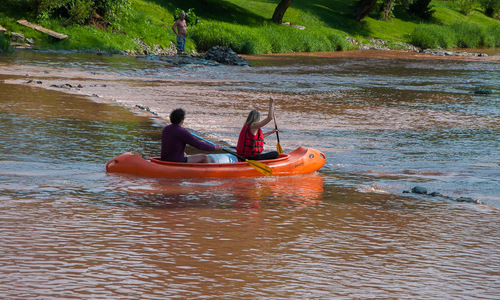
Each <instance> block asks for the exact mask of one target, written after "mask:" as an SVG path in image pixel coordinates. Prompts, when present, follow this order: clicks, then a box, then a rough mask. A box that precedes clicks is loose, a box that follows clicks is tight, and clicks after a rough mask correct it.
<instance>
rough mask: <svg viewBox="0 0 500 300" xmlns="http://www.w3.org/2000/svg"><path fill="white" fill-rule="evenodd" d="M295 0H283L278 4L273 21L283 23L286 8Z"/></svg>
mask: <svg viewBox="0 0 500 300" xmlns="http://www.w3.org/2000/svg"><path fill="white" fill-rule="evenodd" d="M292 1H293V0H281V2H280V3H279V4H278V6H276V9H275V10H274V14H273V19H272V20H273V22H274V23H278V24H281V23H283V16H284V15H285V12H286V10H287V9H288V7H289V6H290V4H292Z"/></svg>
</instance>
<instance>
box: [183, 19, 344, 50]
mask: <svg viewBox="0 0 500 300" xmlns="http://www.w3.org/2000/svg"><path fill="white" fill-rule="evenodd" d="M189 38H190V39H192V40H193V41H194V42H195V44H196V48H197V49H198V50H199V51H206V50H208V49H210V48H212V47H213V46H217V45H219V46H225V47H230V48H231V49H233V50H234V51H235V52H237V53H241V54H259V53H285V52H315V51H338V50H348V49H352V47H353V46H352V44H351V43H349V42H347V40H346V39H345V38H344V35H343V34H341V33H340V32H338V31H335V30H332V29H327V28H321V29H305V30H300V29H297V28H293V27H290V26H284V25H276V24H274V23H266V24H265V25H264V26H261V27H251V26H242V25H234V24H230V23H223V22H211V23H207V24H200V25H198V26H195V27H192V28H190V31H189Z"/></svg>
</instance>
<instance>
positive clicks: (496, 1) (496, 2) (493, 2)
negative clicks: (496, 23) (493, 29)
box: [479, 0, 500, 18]
mask: <svg viewBox="0 0 500 300" xmlns="http://www.w3.org/2000/svg"><path fill="white" fill-rule="evenodd" d="M479 5H480V6H481V8H483V9H484V14H485V15H487V16H488V17H492V18H493V17H498V15H499V14H500V0H479Z"/></svg>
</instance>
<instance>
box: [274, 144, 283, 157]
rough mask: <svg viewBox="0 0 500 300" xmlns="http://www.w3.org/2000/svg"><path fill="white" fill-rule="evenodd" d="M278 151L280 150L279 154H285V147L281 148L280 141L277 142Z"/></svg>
mask: <svg viewBox="0 0 500 300" xmlns="http://www.w3.org/2000/svg"><path fill="white" fill-rule="evenodd" d="M276 151H278V153H279V154H283V149H282V148H281V145H280V143H277V144H276Z"/></svg>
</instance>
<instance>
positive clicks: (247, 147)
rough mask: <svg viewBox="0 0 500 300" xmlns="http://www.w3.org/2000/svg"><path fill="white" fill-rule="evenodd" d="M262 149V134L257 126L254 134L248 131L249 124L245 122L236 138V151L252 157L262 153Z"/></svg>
mask: <svg viewBox="0 0 500 300" xmlns="http://www.w3.org/2000/svg"><path fill="white" fill-rule="evenodd" d="M262 150H264V134H263V133H262V130H261V129H260V128H259V130H258V131H257V134H256V135H253V134H252V132H250V125H248V124H245V126H243V128H242V129H241V132H240V137H239V138H238V145H236V153H237V154H238V155H241V156H243V157H254V156H257V155H259V154H261V153H262Z"/></svg>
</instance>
